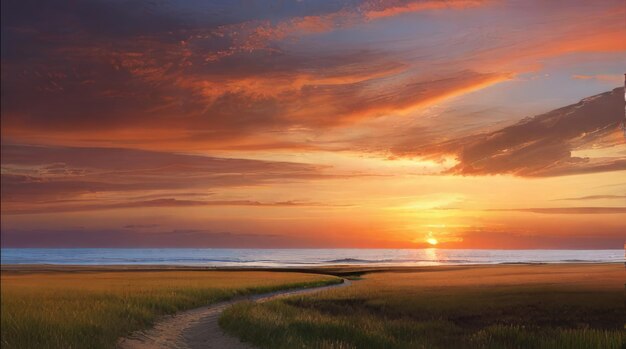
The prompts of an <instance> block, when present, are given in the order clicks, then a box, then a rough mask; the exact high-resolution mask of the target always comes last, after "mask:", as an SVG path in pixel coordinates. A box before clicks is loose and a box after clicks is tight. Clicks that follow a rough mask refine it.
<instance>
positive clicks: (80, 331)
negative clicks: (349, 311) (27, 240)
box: [0, 271, 338, 349]
mask: <svg viewBox="0 0 626 349" xmlns="http://www.w3.org/2000/svg"><path fill="white" fill-rule="evenodd" d="M337 280H338V279H336V278H334V277H329V276H321V275H315V274H303V273H277V272H230V271H124V272H88V271H87V272H85V271H83V272H48V273H10V272H3V273H2V275H1V282H2V292H1V293H2V309H1V312H2V320H1V334H0V336H1V343H2V348H64V349H70V348H111V347H113V346H114V345H115V342H116V340H117V338H118V337H120V336H124V335H126V334H128V333H130V332H132V331H134V330H137V329H140V328H146V327H149V326H150V325H151V324H152V323H153V322H154V320H155V319H156V318H157V317H158V316H160V315H164V314H171V313H174V312H176V311H179V310H182V309H189V308H194V307H198V306H201V305H204V304H209V303H214V302H218V301H222V300H226V299H229V298H231V297H233V296H236V295H242V294H250V293H261V292H270V291H274V290H278V289H283V288H292V287H305V286H315V285H319V284H323V283H328V282H334V281H337Z"/></svg>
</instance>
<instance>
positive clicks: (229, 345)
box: [118, 279, 350, 349]
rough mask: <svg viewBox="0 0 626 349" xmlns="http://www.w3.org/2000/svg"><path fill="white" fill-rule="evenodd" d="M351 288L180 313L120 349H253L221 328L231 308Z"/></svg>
mask: <svg viewBox="0 0 626 349" xmlns="http://www.w3.org/2000/svg"><path fill="white" fill-rule="evenodd" d="M349 285H350V281H349V280H345V279H344V280H343V283H341V284H336V285H329V286H321V287H314V288H307V289H297V290H287V291H278V292H272V293H264V294H258V295H252V296H247V297H239V298H236V299H233V300H230V301H227V302H221V303H216V304H212V305H209V306H204V307H201V308H196V309H192V310H188V311H184V312H180V313H177V314H175V315H173V316H168V317H165V318H164V319H163V320H161V321H159V322H158V323H157V324H156V325H155V326H154V327H153V328H151V329H149V330H146V331H138V332H135V333H133V334H132V335H131V336H129V337H126V338H122V339H120V341H119V343H118V348H119V349H148V348H150V349H157V348H162V349H165V348H167V349H196V348H198V349H199V348H202V349H213V348H215V349H251V348H254V347H253V346H251V345H250V344H247V343H242V342H240V341H239V339H237V338H235V337H231V336H229V335H227V334H226V333H224V331H223V330H222V329H221V328H220V326H219V324H218V319H219V317H220V315H221V314H222V312H223V311H224V310H225V309H226V308H228V307H229V306H231V305H233V304H235V303H238V302H242V301H254V302H266V301H269V300H272V299H276V298H280V297H287V296H293V295H300V294H307V293H314V292H319V291H323V290H328V289H331V288H337V287H345V286H349Z"/></svg>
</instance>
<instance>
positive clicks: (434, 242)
mask: <svg viewBox="0 0 626 349" xmlns="http://www.w3.org/2000/svg"><path fill="white" fill-rule="evenodd" d="M426 242H428V243H429V244H431V245H433V246H435V245H437V244H438V243H439V241H437V239H435V238H428V239H426Z"/></svg>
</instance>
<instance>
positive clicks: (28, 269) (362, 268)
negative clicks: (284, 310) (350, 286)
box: [0, 261, 626, 277]
mask: <svg viewBox="0 0 626 349" xmlns="http://www.w3.org/2000/svg"><path fill="white" fill-rule="evenodd" d="M624 263H626V261H624V262H554V263H544V262H541V263H539V262H537V263H535V262H530V263H525V262H517V263H498V264H478V263H477V264H461V265H431V266H372V265H345V264H337V265H325V266H316V267H265V266H263V267H240V266H238V267H227V266H184V265H158V264H154V265H136V264H119V265H79V264H72V265H70V264H0V271H1V272H2V273H8V274H13V273H15V274H21V273H55V272H60V273H67V272H72V273H81V272H85V273H93V272H167V271H172V272H176V271H190V272H193V271H198V272H203V271H228V272H254V271H258V272H281V273H285V272H293V273H310V274H322V275H332V276H339V277H341V276H344V277H345V276H351V275H361V274H368V273H384V272H407V273H413V272H429V271H455V270H470V269H476V268H502V267H514V266H520V267H523V266H526V267H530V266H544V267H546V266H553V267H556V266H568V267H572V266H577V265H578V266H581V267H583V266H593V265H595V266H602V265H606V266H608V265H621V264H624Z"/></svg>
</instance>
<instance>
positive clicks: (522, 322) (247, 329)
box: [220, 264, 626, 349]
mask: <svg viewBox="0 0 626 349" xmlns="http://www.w3.org/2000/svg"><path fill="white" fill-rule="evenodd" d="M624 276H625V272H624V267H623V266H622V265H616V264H614V265H534V266H484V267H460V268H446V269H437V268H431V269H425V271H422V272H385V273H370V274H365V275H364V276H363V279H362V280H360V281H355V282H354V283H353V286H351V287H348V288H343V289H337V290H332V291H328V292H324V293H320V294H316V295H311V296H300V297H291V298H288V299H282V300H277V301H272V302H268V303H264V304H253V303H243V304H239V305H236V306H234V307H232V308H230V309H228V310H226V312H225V313H224V314H223V316H222V318H221V319H220V324H221V325H222V326H223V327H224V328H225V329H226V330H227V331H229V332H230V333H232V334H234V335H237V336H239V337H242V338H243V339H245V340H247V341H250V342H252V343H254V344H256V345H259V346H260V347H262V348H294V347H299V348H336V349H339V348H494V349H495V348H511V349H512V348H580V349H591V348H598V349H600V348H602V349H609V348H615V349H618V348H623V347H625V346H626V334H625V333H624V331H623V328H624V321H625V320H626V319H625V317H626V310H625V308H624Z"/></svg>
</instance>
